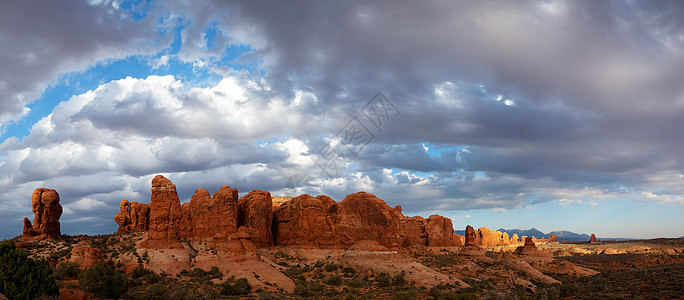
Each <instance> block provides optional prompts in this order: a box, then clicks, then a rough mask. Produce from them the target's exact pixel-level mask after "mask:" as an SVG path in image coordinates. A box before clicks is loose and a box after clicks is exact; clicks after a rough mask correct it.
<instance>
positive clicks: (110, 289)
mask: <svg viewBox="0 0 684 300" xmlns="http://www.w3.org/2000/svg"><path fill="white" fill-rule="evenodd" d="M78 282H79V283H80V284H81V286H83V287H84V288H86V289H87V290H88V291H90V292H93V293H95V294H97V295H99V296H102V297H107V298H119V297H121V295H123V294H124V293H125V292H126V291H127V290H128V286H129V282H128V277H127V276H126V274H124V273H123V272H121V271H119V270H115V269H114V268H113V267H112V266H111V265H110V264H107V263H104V262H98V263H97V264H95V265H94V266H92V267H89V268H87V269H85V270H83V271H81V274H79V275H78Z"/></svg>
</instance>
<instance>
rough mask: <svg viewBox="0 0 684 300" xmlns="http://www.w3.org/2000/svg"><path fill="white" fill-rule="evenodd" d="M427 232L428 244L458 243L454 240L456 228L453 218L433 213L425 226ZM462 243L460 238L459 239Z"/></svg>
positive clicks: (444, 244)
mask: <svg viewBox="0 0 684 300" xmlns="http://www.w3.org/2000/svg"><path fill="white" fill-rule="evenodd" d="M425 231H426V232H427V245H428V246H452V245H456V241H454V229H453V226H452V224H451V220H450V219H448V218H445V217H442V216H439V215H432V216H430V218H429V219H428V220H427V225H426V226H425ZM458 244H460V240H459V241H458Z"/></svg>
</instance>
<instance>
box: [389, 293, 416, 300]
mask: <svg viewBox="0 0 684 300" xmlns="http://www.w3.org/2000/svg"><path fill="white" fill-rule="evenodd" d="M392 299H393V300H413V299H418V294H416V292H415V291H410V292H405V293H399V294H396V295H394V296H393V297H392Z"/></svg>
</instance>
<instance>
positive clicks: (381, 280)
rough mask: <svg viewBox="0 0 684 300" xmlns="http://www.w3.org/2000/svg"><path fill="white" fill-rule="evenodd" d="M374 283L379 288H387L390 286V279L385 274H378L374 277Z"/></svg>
mask: <svg viewBox="0 0 684 300" xmlns="http://www.w3.org/2000/svg"><path fill="white" fill-rule="evenodd" d="M375 282H376V283H377V285H378V286H380V287H388V286H391V285H392V278H391V277H390V276H389V275H387V273H384V272H383V273H380V274H378V276H376V277H375Z"/></svg>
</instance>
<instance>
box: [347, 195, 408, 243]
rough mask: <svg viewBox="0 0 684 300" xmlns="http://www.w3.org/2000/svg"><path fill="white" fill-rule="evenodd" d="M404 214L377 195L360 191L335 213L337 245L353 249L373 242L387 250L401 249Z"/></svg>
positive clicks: (348, 198) (348, 197) (351, 196)
mask: <svg viewBox="0 0 684 300" xmlns="http://www.w3.org/2000/svg"><path fill="white" fill-rule="evenodd" d="M401 217H403V216H401V214H400V213H397V212H395V210H394V209H393V208H391V207H390V206H389V205H387V204H386V203H385V201H383V200H382V199H380V198H378V197H376V196H375V195H373V194H370V193H366V192H358V193H354V194H350V195H348V196H347V197H346V198H344V200H342V201H340V203H338V204H337V210H336V212H335V214H334V220H335V229H336V236H337V242H338V243H339V244H341V245H343V246H350V245H352V244H354V242H356V241H360V240H363V239H370V240H374V241H376V242H378V243H380V244H381V245H383V246H386V247H396V246H399V240H398V238H397V237H398V236H399V224H400V223H401Z"/></svg>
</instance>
